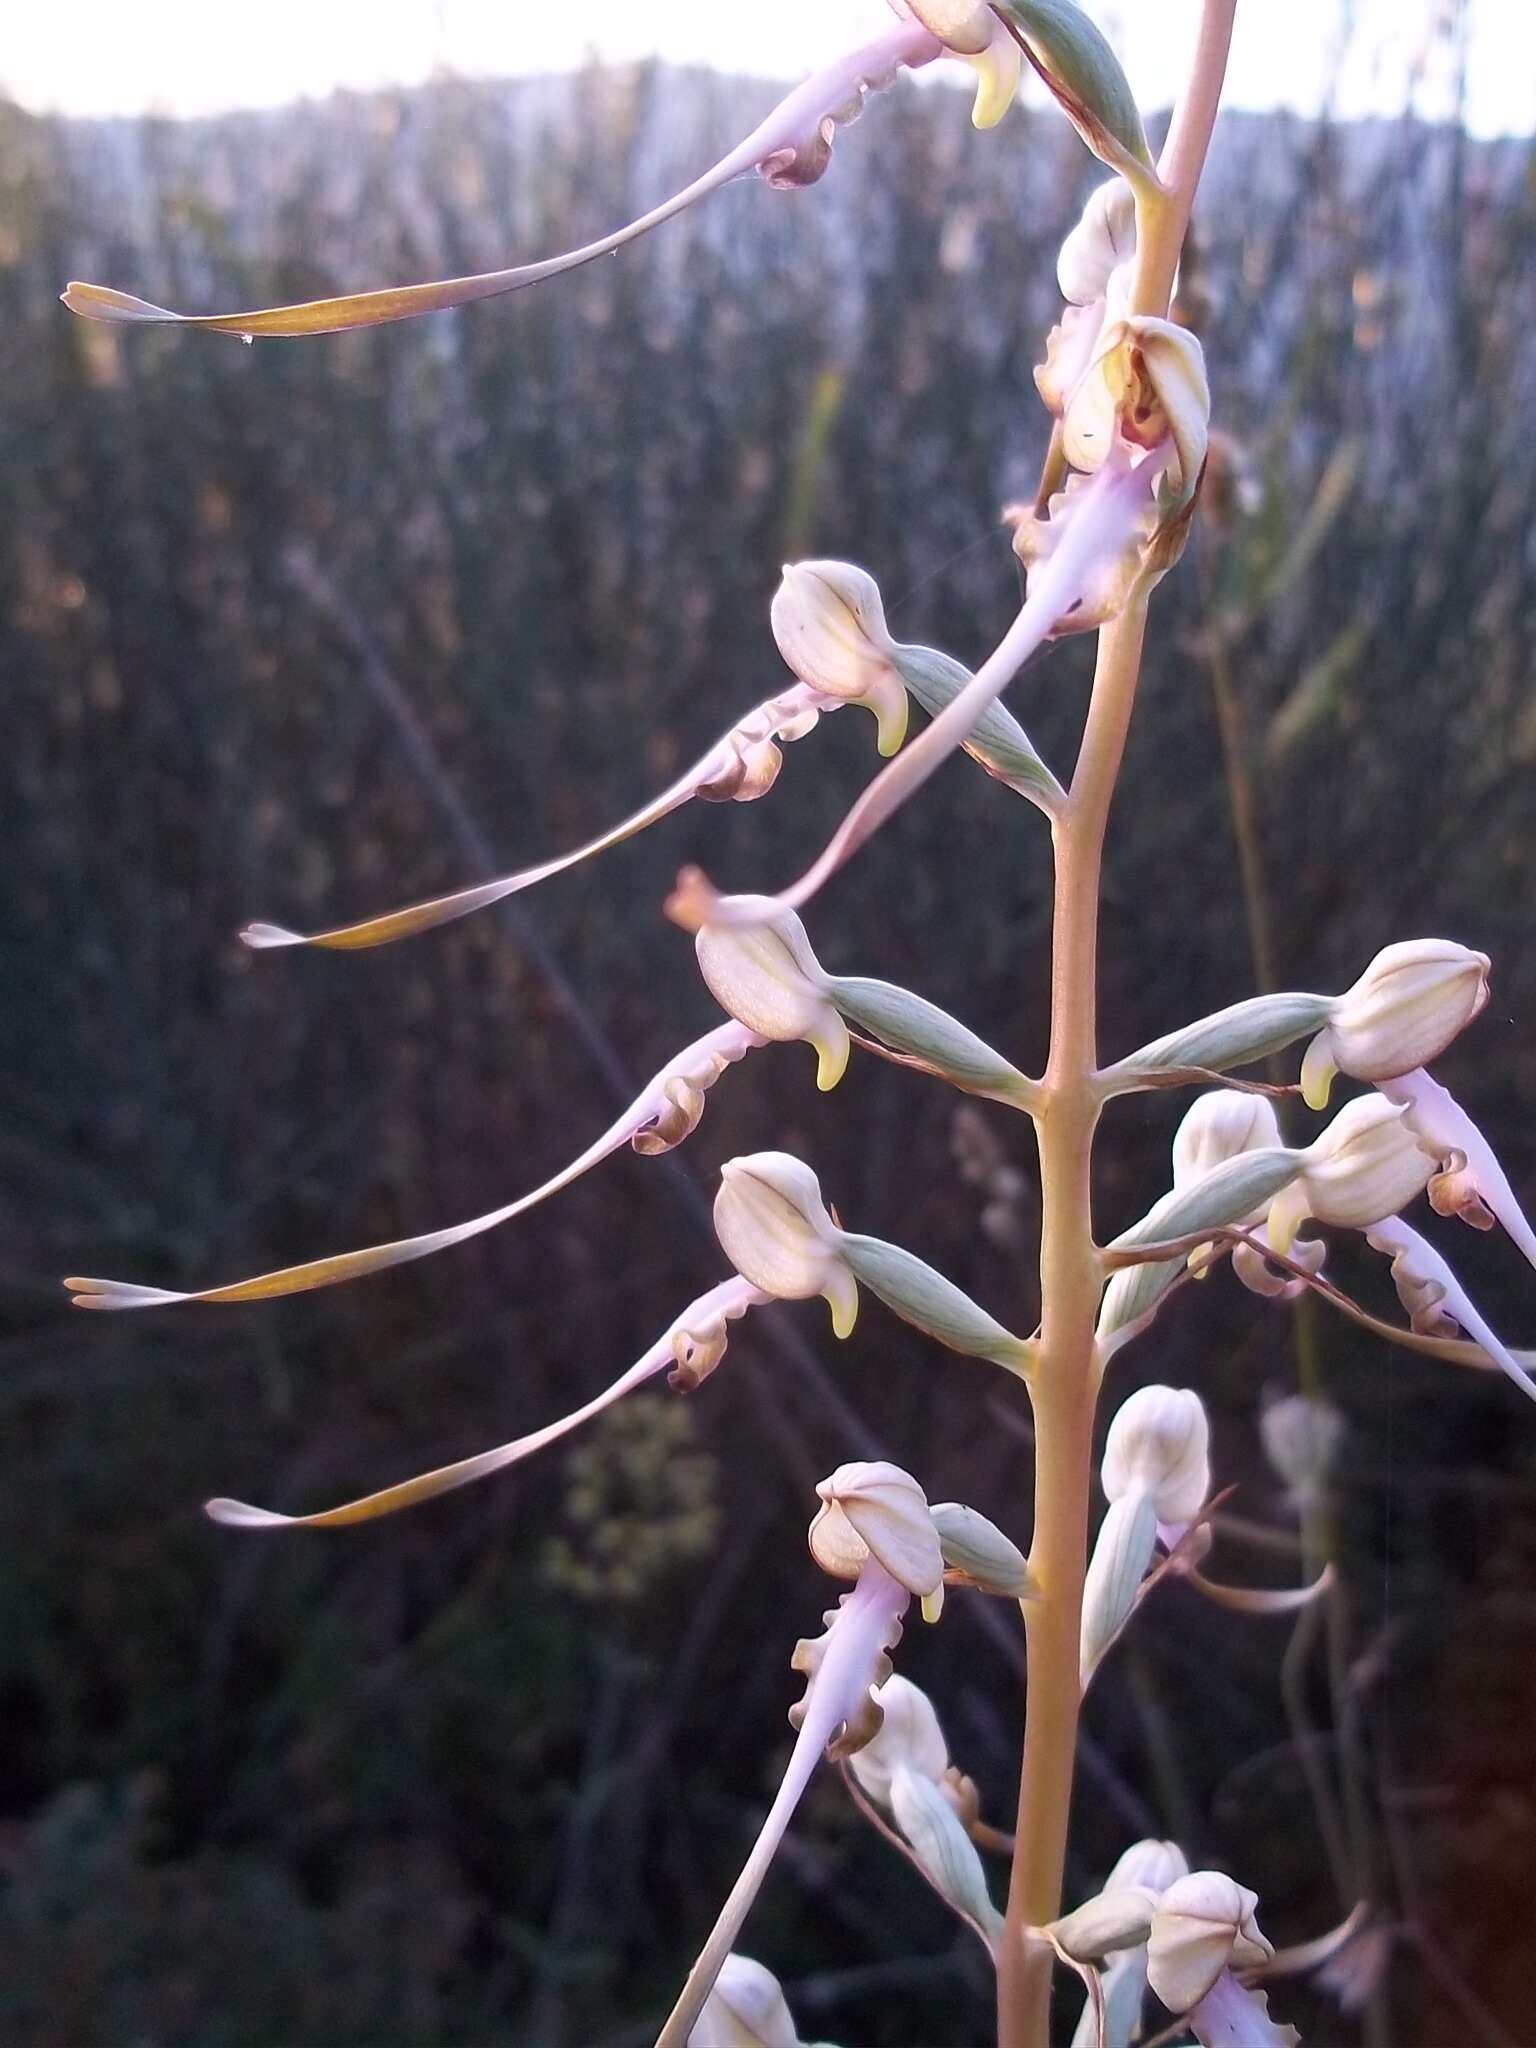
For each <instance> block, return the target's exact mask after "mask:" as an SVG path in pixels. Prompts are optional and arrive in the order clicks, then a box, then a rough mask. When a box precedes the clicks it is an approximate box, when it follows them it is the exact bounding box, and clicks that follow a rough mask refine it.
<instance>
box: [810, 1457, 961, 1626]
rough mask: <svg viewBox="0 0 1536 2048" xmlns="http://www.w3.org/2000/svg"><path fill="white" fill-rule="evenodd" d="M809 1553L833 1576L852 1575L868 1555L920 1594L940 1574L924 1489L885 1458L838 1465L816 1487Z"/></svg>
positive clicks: (926, 1594)
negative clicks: (817, 1504)
mask: <svg viewBox="0 0 1536 2048" xmlns="http://www.w3.org/2000/svg"><path fill="white" fill-rule="evenodd" d="M816 1491H817V1493H818V1494H819V1495H820V1497H821V1506H820V1508H819V1509H818V1510H817V1512H816V1518H815V1520H814V1521H813V1522H812V1523H811V1528H810V1546H811V1555H812V1557H814V1558H815V1560H816V1562H817V1563H818V1564H819V1565H820V1566H821V1568H822V1570H823V1571H824V1572H830V1573H831V1575H832V1577H833V1578H835V1579H856V1578H857V1577H858V1576H859V1574H860V1573H861V1572H862V1571H863V1569H864V1567H865V1565H866V1564H868V1562H869V1560H870V1558H871V1557H873V1558H874V1559H875V1560H876V1562H877V1563H878V1564H880V1565H882V1566H883V1567H884V1569H885V1570H886V1571H887V1572H889V1573H890V1575H891V1577H892V1578H893V1579H895V1580H896V1581H897V1582H898V1583H899V1584H900V1585H903V1586H905V1587H906V1589H907V1591H908V1592H909V1593H914V1594H916V1595H917V1596H918V1598H919V1599H930V1598H932V1596H933V1595H934V1594H936V1593H937V1592H938V1590H939V1588H940V1586H941V1585H942V1584H943V1580H944V1554H943V1552H942V1550H941V1549H940V1548H939V1537H938V1531H937V1530H936V1529H935V1528H934V1526H933V1520H932V1517H931V1516H930V1515H929V1513H928V1501H927V1498H926V1496H925V1495H924V1493H923V1489H922V1488H921V1487H920V1486H919V1485H918V1483H917V1481H916V1480H915V1479H914V1478H913V1477H912V1475H911V1473H910V1472H904V1471H903V1470H902V1469H901V1467H900V1466H899V1465H892V1464H889V1463H888V1462H887V1461H886V1460H884V1459H876V1460H874V1461H868V1460H865V1461H862V1462H859V1463H855V1464H851V1465H839V1466H838V1468H837V1470H836V1471H835V1472H834V1473H833V1474H832V1475H831V1477H830V1478H827V1479H823V1480H822V1482H821V1484H820V1485H819V1486H818V1487H817V1489H816Z"/></svg>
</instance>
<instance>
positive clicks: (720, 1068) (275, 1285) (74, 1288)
mask: <svg viewBox="0 0 1536 2048" xmlns="http://www.w3.org/2000/svg"><path fill="white" fill-rule="evenodd" d="M766 1042H767V1041H766V1040H765V1039H763V1038H762V1037H760V1036H759V1035H758V1034H757V1033H756V1032H754V1031H750V1030H748V1028H747V1027H746V1026H745V1025H744V1024H739V1023H736V1022H735V1021H732V1022H731V1023H729V1024H719V1025H717V1026H716V1027H715V1029H714V1030H713V1031H708V1032H706V1033H705V1034H704V1036H703V1037H702V1038H698V1039H695V1040H694V1042H693V1044H692V1045H689V1046H685V1047H684V1048H683V1050H682V1051H681V1052H680V1053H678V1054H676V1055H675V1056H674V1057H673V1058H672V1059H670V1060H668V1062H667V1064H666V1065H665V1066H664V1067H663V1068H662V1069H661V1071H660V1072H659V1073H657V1074H654V1075H653V1076H652V1077H651V1079H650V1080H649V1081H648V1082H647V1083H646V1085H645V1086H644V1088H642V1089H641V1091H640V1093H639V1094H638V1095H637V1096H636V1097H635V1099H634V1101H633V1102H632V1103H631V1104H630V1105H629V1107H628V1109H626V1110H625V1111H624V1113H623V1115H622V1116H619V1117H616V1118H615V1119H614V1121H613V1122H612V1123H611V1124H610V1125H609V1126H608V1128H607V1130H606V1131H604V1133H603V1135H602V1136H601V1137H600V1138H596V1139H594V1140H593V1142H592V1143H591V1144H590V1145H589V1146H588V1147H587V1149H586V1151H585V1152H583V1153H581V1154H580V1155H579V1156H578V1157H577V1158H575V1159H573V1160H572V1161H571V1163H570V1165H569V1166H564V1167H562V1168H561V1169H560V1171H559V1172H558V1173H556V1174H553V1175H551V1177H550V1178H549V1179H548V1180H547V1181H544V1182H543V1183H542V1184H541V1185H540V1186H538V1187H536V1188H534V1189H532V1190H531V1192H530V1193H528V1194H526V1195H519V1196H518V1198H517V1200H516V1201H515V1202H508V1203H506V1204H505V1205H504V1206H503V1207H502V1208H500V1209H492V1210H489V1211H488V1212H487V1213H486V1214H485V1215H484V1216H474V1217H471V1219H470V1220H469V1222H467V1223H454V1224H450V1225H449V1227H448V1228H447V1229H446V1230H429V1231H427V1232H426V1233H425V1234H424V1235H423V1236H421V1237H402V1238H396V1239H395V1240H394V1241H393V1242H391V1243H389V1244H375V1245H369V1246H368V1247H367V1248H366V1249H365V1250H363V1251H356V1252H334V1253H332V1254H331V1255H330V1256H329V1257H327V1258H323V1259H310V1260H308V1261H307V1262H306V1263H305V1264H304V1265H301V1266H282V1267H280V1268H279V1269H278V1270H277V1271H276V1272H273V1273H259V1274H257V1275H256V1276H255V1278H253V1279H250V1280H235V1281H231V1282H229V1283H228V1284H227V1285H225V1286H222V1287H203V1288H199V1289H197V1290H196V1291H194V1292H191V1293H177V1292H176V1291H174V1290H173V1289H170V1288H165V1287H139V1286H136V1285H134V1284H133V1283H132V1282H130V1281H126V1280H90V1279H83V1278H78V1277H77V1278H73V1279H68V1280H66V1281H65V1282H64V1285H65V1286H66V1287H67V1288H68V1289H69V1290H70V1293H71V1295H72V1297H73V1299H74V1304H75V1307H76V1308H91V1309H122V1308H164V1307H167V1306H169V1305H170V1304H172V1303H175V1302H182V1301H210V1302H220V1303H223V1302H234V1301H269V1300H271V1299H272V1298H273V1297H275V1296H277V1295H282V1294H307V1293H309V1292H311V1291H312V1290H313V1289H315V1288H317V1287H335V1286H337V1285H338V1284H339V1283H340V1282H342V1281H344V1280H360V1279H361V1278H362V1277H363V1276H364V1275H365V1274H368V1273H382V1272H383V1271H384V1270H385V1268H386V1267H389V1266H403V1265H406V1264H408V1263H409V1261H410V1260H412V1259H424V1258H426V1257H428V1256H429V1255H430V1254H431V1253H433V1252H441V1251H446V1250H447V1249H448V1248H449V1246H450V1245H458V1244H463V1243H465V1242H466V1241H467V1240H468V1239H469V1238H472V1237H479V1236H481V1235H482V1234H483V1233H484V1232H485V1231H487V1230H494V1229H495V1228H496V1227H497V1226H498V1224H502V1223H509V1222H510V1221H511V1220H512V1218H513V1217H514V1216H521V1215H523V1214H524V1213H525V1211H527V1210H529V1209H532V1208H534V1207H535V1206H536V1205H537V1204H538V1203H540V1202H542V1201H543V1200H544V1199H545V1198H546V1197H547V1196H549V1195H553V1194H558V1193H559V1191H560V1190H561V1189H562V1188H567V1187H569V1186H570V1185H571V1183H572V1182H573V1181H575V1180H579V1179H580V1178H581V1176H582V1175H583V1174H584V1173H586V1172H587V1171H588V1170H589V1169H590V1168H592V1167H594V1166H596V1165H598V1163H599V1162H600V1161H602V1160H604V1159H607V1158H608V1157H609V1156H610V1154H612V1153H614V1152H617V1151H619V1150H621V1149H622V1147H623V1146H625V1145H630V1146H632V1147H633V1148H634V1150H635V1151H637V1152H639V1153H642V1154H645V1155H647V1156H650V1155H653V1154H656V1153H660V1152H669V1151H671V1149H672V1148H673V1146H674V1145H680V1144H681V1143H682V1141H683V1140H684V1138H686V1137H688V1136H689V1134H690V1133H691V1132H692V1131H693V1130H694V1129H695V1128H696V1126H697V1124H698V1121H699V1119H700V1117H701V1116H702V1115H703V1113H704V1097H705V1095H706V1093H707V1091H708V1090H709V1089H711V1088H712V1087H713V1086H714V1084H715V1083H716V1081H718V1080H719V1078H720V1076H721V1075H722V1074H723V1073H724V1072H725V1070H726V1068H727V1067H729V1066H733V1065H734V1064H735V1062H736V1061H737V1060H739V1059H743V1058H744V1057H745V1056H746V1054H747V1053H748V1052H750V1051H751V1050H752V1048H753V1047H754V1046H761V1045H764V1044H766Z"/></svg>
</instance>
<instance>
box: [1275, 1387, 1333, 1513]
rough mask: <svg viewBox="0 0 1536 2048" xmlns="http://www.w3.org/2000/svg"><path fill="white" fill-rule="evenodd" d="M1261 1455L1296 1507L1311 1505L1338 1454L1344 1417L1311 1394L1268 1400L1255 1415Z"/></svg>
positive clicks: (1318, 1497) (1327, 1403) (1317, 1498)
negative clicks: (1257, 1422)
mask: <svg viewBox="0 0 1536 2048" xmlns="http://www.w3.org/2000/svg"><path fill="white" fill-rule="evenodd" d="M1259 1435H1260V1437H1261V1439H1262V1440H1263V1444H1264V1455H1265V1456H1266V1457H1267V1458H1268V1459H1269V1462H1270V1464H1271V1465H1272V1466H1273V1467H1274V1469H1275V1471H1276V1472H1277V1473H1278V1474H1279V1476H1280V1478H1282V1479H1283V1480H1284V1481H1285V1484H1286V1490H1287V1491H1288V1493H1289V1494H1290V1496H1291V1499H1292V1500H1293V1501H1294V1502H1295V1503H1296V1505H1297V1507H1298V1508H1301V1509H1303V1510H1305V1509H1308V1508H1311V1507H1313V1506H1314V1505H1315V1504H1316V1503H1317V1502H1318V1501H1319V1500H1320V1499H1321V1497H1322V1492H1323V1487H1324V1484H1325V1482H1326V1480H1327V1478H1328V1474H1329V1473H1330V1472H1331V1471H1332V1469H1333V1466H1334V1462H1335V1460H1336V1459H1337V1457H1338V1455H1339V1445H1340V1444H1341V1443H1342V1442H1343V1440H1344V1418H1343V1416H1342V1415H1341V1414H1340V1413H1339V1411H1338V1409H1337V1408H1335V1407H1333V1406H1332V1405H1331V1403H1329V1402H1327V1401H1323V1400H1319V1399H1318V1398H1317V1396H1316V1395H1313V1394H1290V1395H1287V1397H1286V1398H1285V1400H1283V1401H1272V1402H1271V1403H1270V1404H1269V1406H1268V1407H1267V1408H1266V1409H1265V1410H1264V1412H1263V1414H1262V1415H1261V1416H1260V1417H1259Z"/></svg>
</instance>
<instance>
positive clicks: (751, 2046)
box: [688, 1954, 800, 2048]
mask: <svg viewBox="0 0 1536 2048" xmlns="http://www.w3.org/2000/svg"><path fill="white" fill-rule="evenodd" d="M688 2048H800V2036H799V2035H798V2034H797V2033H796V2032H795V2023H794V2020H793V2019H792V2018H791V2017H790V2011H789V2007H788V2005H787V2004H786V2003H785V1999H784V1993H783V1990H782V1989H781V1987H780V1984H779V1980H778V1978H777V1977H775V1976H774V1974H773V1972H772V1971H771V1970H768V1969H765V1968H764V1967H763V1965H762V1964H761V1963H755V1962H753V1961H752V1959H751V1957H750V1956H739V1955H734V1954H733V1955H728V1956H727V1957H726V1959H725V1961H724V1962H723V1963H722V1964H721V1966H720V1974H719V1976H718V1977H717V1978H716V1979H715V1984H714V1989H713V1990H712V1991H711V1992H710V1994H709V2002H708V2003H707V2004H706V2006H705V2007H704V2010H703V2012H702V2013H701V2014H700V2015H699V2021H698V2025H697V2026H696V2027H695V2028H694V2029H693V2032H692V2033H691V2034H690V2035H689V2036H688Z"/></svg>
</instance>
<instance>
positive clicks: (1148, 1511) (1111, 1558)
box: [1078, 1490, 1157, 1691]
mask: <svg viewBox="0 0 1536 2048" xmlns="http://www.w3.org/2000/svg"><path fill="white" fill-rule="evenodd" d="M1156 1548H1157V1511H1156V1510H1155V1509H1154V1507H1153V1505H1152V1502H1151V1499H1150V1498H1149V1496H1148V1495H1147V1494H1145V1493H1143V1492H1140V1491H1139V1490H1137V1491H1132V1492H1130V1493H1127V1494H1123V1495H1122V1496H1121V1497H1120V1499H1118V1500H1112V1501H1111V1502H1110V1504H1109V1512H1108V1514H1107V1515H1105V1517H1104V1519H1103V1521H1102V1522H1101V1523H1100V1524H1099V1533H1098V1535H1097V1537H1096V1538H1095V1539H1094V1545H1093V1555H1092V1557H1091V1558H1089V1560H1088V1574H1087V1577H1086V1578H1085V1580H1084V1581H1083V1618H1082V1625H1081V1628H1080V1631H1079V1646H1078V1677H1079V1682H1080V1683H1081V1685H1082V1687H1083V1689H1084V1691H1086V1690H1087V1688H1088V1684H1089V1681H1090V1680H1091V1679H1092V1677H1093V1674H1094V1672H1095V1671H1096V1670H1097V1669H1098V1667H1099V1662H1100V1660H1101V1658H1102V1657H1103V1656H1104V1654H1105V1652H1106V1651H1107V1650H1108V1649H1109V1647H1110V1645H1111V1644H1112V1643H1113V1642H1114V1640H1115V1638H1116V1636H1118V1635H1119V1633H1120V1631H1121V1629H1123V1628H1124V1627H1125V1624H1126V1623H1127V1622H1128V1621H1129V1620H1130V1618H1131V1616H1132V1614H1133V1613H1134V1612H1135V1610H1136V1600H1137V1596H1138V1594H1139V1593H1140V1590H1141V1582H1142V1580H1143V1579H1144V1578H1145V1577H1146V1575H1147V1566H1148V1565H1149V1564H1150V1563H1151V1562H1152V1554H1153V1552H1154V1551H1155V1549H1156Z"/></svg>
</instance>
